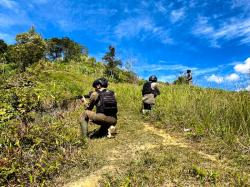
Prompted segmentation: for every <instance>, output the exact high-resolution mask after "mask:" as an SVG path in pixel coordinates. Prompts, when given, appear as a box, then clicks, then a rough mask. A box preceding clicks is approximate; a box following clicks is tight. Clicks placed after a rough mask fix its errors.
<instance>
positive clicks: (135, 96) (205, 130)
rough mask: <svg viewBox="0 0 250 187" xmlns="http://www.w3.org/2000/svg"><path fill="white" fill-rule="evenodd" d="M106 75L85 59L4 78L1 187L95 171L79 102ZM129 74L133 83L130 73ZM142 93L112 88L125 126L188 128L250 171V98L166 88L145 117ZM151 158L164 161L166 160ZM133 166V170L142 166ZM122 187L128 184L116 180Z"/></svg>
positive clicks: (121, 85) (212, 148)
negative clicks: (72, 171)
mask: <svg viewBox="0 0 250 187" xmlns="http://www.w3.org/2000/svg"><path fill="white" fill-rule="evenodd" d="M103 70H104V66H103V64H100V63H94V62H92V61H91V60H89V59H88V58H87V57H86V58H83V59H82V60H81V61H79V62H73V61H72V62H70V63H60V62H58V63H50V62H44V61H40V62H39V63H36V64H34V65H33V66H31V67H29V68H28V69H27V70H26V71H25V72H23V73H21V74H15V72H8V71H7V72H6V74H7V75H8V76H6V74H3V75H1V76H2V77H1V78H2V85H1V101H0V122H1V124H0V146H1V147H0V148H1V152H0V184H1V185H17V184H23V185H29V184H33V185H38V184H39V185H42V184H46V183H47V182H48V181H50V180H51V179H53V178H54V176H55V175H58V174H59V173H60V172H63V171H65V170H67V169H70V168H74V167H76V166H77V167H83V168H86V167H90V166H91V162H92V161H93V160H90V157H89V155H87V154H86V152H85V150H86V149H87V148H88V144H89V143H87V142H86V141H82V140H81V139H80V136H79V120H80V116H81V113H82V112H83V107H82V106H81V103H80V102H79V101H77V100H74V99H72V98H73V97H74V96H76V95H79V94H84V93H85V94H86V93H88V91H90V90H91V89H92V88H91V85H92V81H93V80H94V79H95V78H97V77H100V76H102V74H103ZM122 76H124V77H126V73H123V74H122ZM141 87H142V86H140V85H137V84H128V83H114V82H112V81H111V84H110V89H112V90H114V91H115V92H116V94H117V100H118V104H119V119H121V120H120V121H119V122H118V127H119V125H120V126H123V125H125V124H127V123H128V122H127V121H126V120H127V119H128V120H129V119H131V118H132V119H133V120H132V121H131V122H130V123H129V124H127V125H130V126H132V127H133V123H134V122H133V121H136V123H140V122H141V123H151V124H153V125H154V126H156V127H158V128H161V129H167V130H168V131H169V132H175V133H183V129H184V128H189V129H191V131H190V132H188V133H186V134H185V136H186V138H188V140H190V141H199V142H204V145H209V146H206V147H203V149H204V150H207V151H210V152H216V153H219V154H221V155H225V157H230V158H232V159H235V161H237V162H236V167H239V168H242V169H243V170H245V171H249V165H246V164H245V163H249V159H250V158H249V156H247V155H248V154H249V146H250V138H249V137H250V136H249V135H250V95H249V93H236V92H226V91H222V90H213V89H203V88H198V87H195V86H193V87H190V86H177V85H175V86H174V85H172V86H167V85H161V87H160V89H161V92H162V94H161V95H160V96H159V97H158V98H157V104H156V106H155V109H154V111H153V112H152V114H150V115H148V116H144V117H143V116H142V115H141V114H140V108H141ZM132 127H131V128H132ZM133 131H136V129H133ZM131 132H132V131H131ZM134 141H137V140H136V139H134ZM201 147H202V145H201ZM158 151H160V150H158ZM145 154H146V153H145ZM147 157H150V158H151V157H154V158H155V159H158V160H159V162H162V161H161V159H162V157H161V154H159V156H154V155H148V156H147ZM158 157H159V158H158ZM131 164H132V165H131V168H133V167H135V165H133V163H131ZM79 165H80V166H79ZM194 168H195V166H194ZM197 170H199V169H197V168H196V169H194V171H195V172H197ZM138 173H140V171H138ZM138 173H135V174H134V175H136V177H138V178H139V179H138V183H135V185H136V184H137V185H140V184H142V183H140V181H143V179H142V178H140V176H139V175H138ZM126 176H127V175H126V174H125V175H124V177H125V178H126ZM124 180H125V179H124ZM151 180H153V179H151ZM113 182H114V181H113ZM118 183H120V184H123V183H124V181H123V180H121V179H117V181H115V182H114V184H118Z"/></svg>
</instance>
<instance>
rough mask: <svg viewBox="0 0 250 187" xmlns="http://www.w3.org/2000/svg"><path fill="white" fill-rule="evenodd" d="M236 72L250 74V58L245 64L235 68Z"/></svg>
mask: <svg viewBox="0 0 250 187" xmlns="http://www.w3.org/2000/svg"><path fill="white" fill-rule="evenodd" d="M234 70H235V71H236V72H239V73H242V74H248V73H250V58H247V59H246V60H245V61H244V63H240V64H237V65H235V66H234Z"/></svg>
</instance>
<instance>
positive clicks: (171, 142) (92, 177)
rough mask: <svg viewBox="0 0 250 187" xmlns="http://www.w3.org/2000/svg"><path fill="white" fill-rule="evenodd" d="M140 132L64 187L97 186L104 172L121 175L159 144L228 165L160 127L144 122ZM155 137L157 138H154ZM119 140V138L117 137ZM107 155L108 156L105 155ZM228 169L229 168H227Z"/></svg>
mask: <svg viewBox="0 0 250 187" xmlns="http://www.w3.org/2000/svg"><path fill="white" fill-rule="evenodd" d="M142 131H143V132H142V133H141V135H139V136H140V137H138V138H137V140H135V141H131V142H129V143H121V144H118V145H117V146H115V147H113V148H112V149H110V150H109V151H108V152H107V153H105V154H104V155H103V158H105V162H106V163H107V164H105V165H104V166H102V167H101V168H99V169H97V170H95V171H92V172H91V173H90V174H89V175H88V176H86V177H83V178H80V179H78V180H76V181H74V182H69V183H67V184H65V185H64V186H65V187H99V186H100V183H99V181H100V180H102V179H103V177H102V176H104V175H106V174H111V173H112V174H113V175H121V174H122V173H123V172H125V171H124V170H125V165H126V164H128V163H130V162H131V161H132V160H135V159H136V158H138V157H139V155H140V152H141V151H143V150H144V151H145V150H147V151H150V150H151V149H154V148H156V147H160V146H175V147H180V148H184V149H188V150H191V151H192V152H194V153H195V154H197V155H199V156H200V157H202V158H204V159H206V160H208V161H209V162H212V163H213V164H216V165H218V166H220V167H222V168H227V169H228V167H227V166H226V165H225V164H224V163H225V161H223V160H219V159H218V158H217V156H216V155H210V154H207V153H204V152H202V151H199V150H196V148H195V147H192V146H191V145H189V144H188V143H186V142H185V140H184V138H181V137H177V136H175V137H174V136H171V135H170V134H169V133H167V132H166V131H164V130H162V129H157V128H155V127H153V126H151V125H149V124H146V123H145V124H144V126H143V128H142ZM156 137H157V138H156ZM118 141H119V138H118ZM107 155H108V156H107ZM229 169H230V168H229Z"/></svg>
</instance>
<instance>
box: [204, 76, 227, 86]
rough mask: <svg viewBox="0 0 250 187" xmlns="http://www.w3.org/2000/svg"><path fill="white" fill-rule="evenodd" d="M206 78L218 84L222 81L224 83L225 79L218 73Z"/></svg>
mask: <svg viewBox="0 0 250 187" xmlns="http://www.w3.org/2000/svg"><path fill="white" fill-rule="evenodd" d="M206 79H207V81H208V82H215V83H217V84H220V83H222V82H223V81H224V79H223V77H221V76H217V75H214V74H213V75H211V76H209V77H206Z"/></svg>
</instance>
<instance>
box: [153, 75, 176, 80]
mask: <svg viewBox="0 0 250 187" xmlns="http://www.w3.org/2000/svg"><path fill="white" fill-rule="evenodd" d="M176 78H177V77H176V75H162V76H159V77H158V80H159V81H162V82H172V81H174V80H175V79H176Z"/></svg>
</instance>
